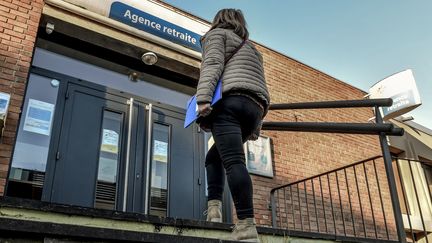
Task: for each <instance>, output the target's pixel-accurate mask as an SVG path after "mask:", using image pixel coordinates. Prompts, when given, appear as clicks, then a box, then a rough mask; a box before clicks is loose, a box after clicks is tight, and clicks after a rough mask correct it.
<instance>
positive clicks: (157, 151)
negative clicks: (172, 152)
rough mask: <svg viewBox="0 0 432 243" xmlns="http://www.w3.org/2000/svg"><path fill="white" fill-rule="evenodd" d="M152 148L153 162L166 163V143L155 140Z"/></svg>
mask: <svg viewBox="0 0 432 243" xmlns="http://www.w3.org/2000/svg"><path fill="white" fill-rule="evenodd" d="M153 146H154V148H153V160H157V161H160V162H165V163H166V162H168V143H166V142H162V141H159V140H155V141H154V145H153Z"/></svg>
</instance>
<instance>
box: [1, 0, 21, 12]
mask: <svg viewBox="0 0 432 243" xmlns="http://www.w3.org/2000/svg"><path fill="white" fill-rule="evenodd" d="M0 5H1V6H4V7H6V8H8V9H15V10H17V9H18V6H17V5H16V4H12V3H10V2H7V1H4V0H2V1H0Z"/></svg>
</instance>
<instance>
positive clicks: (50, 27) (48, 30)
mask: <svg viewBox="0 0 432 243" xmlns="http://www.w3.org/2000/svg"><path fill="white" fill-rule="evenodd" d="M45 31H46V33H47V34H48V35H49V34H51V33H52V32H54V24H53V23H51V22H47V24H46V27H45Z"/></svg>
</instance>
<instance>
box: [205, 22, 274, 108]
mask: <svg viewBox="0 0 432 243" xmlns="http://www.w3.org/2000/svg"><path fill="white" fill-rule="evenodd" d="M242 41H243V40H242V39H241V37H239V36H238V35H237V34H235V33H234V32H233V30H230V29H221V28H216V29H213V30H211V31H209V32H207V34H206V35H205V36H204V40H203V43H202V45H203V53H202V63H201V72H200V79H199V82H198V88H197V102H198V103H206V102H211V100H212V98H213V93H214V89H215V86H216V83H217V81H218V80H219V79H220V78H222V85H223V89H222V90H223V93H227V92H230V91H236V92H245V93H247V94H251V95H253V96H255V97H257V98H258V99H260V101H262V102H261V103H262V104H263V105H264V110H265V111H264V114H266V113H267V110H268V105H269V104H270V96H269V93H268V90H267V85H266V81H265V77H264V68H263V61H262V56H261V54H260V53H259V52H258V51H257V49H256V48H255V46H254V45H253V44H252V43H251V42H250V41H246V43H245V44H244V45H243V47H241V48H240V50H239V51H238V52H237V53H236V54H235V55H234V56H233V57H232V58H231V59H230V60H229V62H228V63H227V64H226V66H225V64H224V63H225V59H226V58H228V57H229V56H230V55H231V53H233V52H234V51H235V49H236V48H237V47H238V46H240V44H241V43H242Z"/></svg>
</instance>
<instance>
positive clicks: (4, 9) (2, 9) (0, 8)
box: [0, 4, 10, 13]
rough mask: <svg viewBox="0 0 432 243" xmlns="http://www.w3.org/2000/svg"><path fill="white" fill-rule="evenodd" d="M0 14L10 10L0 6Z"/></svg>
mask: <svg viewBox="0 0 432 243" xmlns="http://www.w3.org/2000/svg"><path fill="white" fill-rule="evenodd" d="M0 12H3V13H9V12H10V9H9V8H7V7H5V6H2V5H1V4H0Z"/></svg>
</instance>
